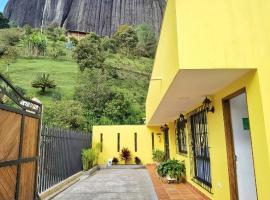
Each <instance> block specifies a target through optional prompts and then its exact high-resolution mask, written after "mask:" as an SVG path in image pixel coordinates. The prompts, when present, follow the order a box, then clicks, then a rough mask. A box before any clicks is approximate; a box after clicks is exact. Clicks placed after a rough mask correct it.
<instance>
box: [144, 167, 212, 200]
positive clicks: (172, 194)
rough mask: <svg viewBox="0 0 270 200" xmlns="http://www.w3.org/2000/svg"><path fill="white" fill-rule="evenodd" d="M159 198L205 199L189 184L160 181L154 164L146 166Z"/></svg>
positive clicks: (166, 199) (176, 199)
mask: <svg viewBox="0 0 270 200" xmlns="http://www.w3.org/2000/svg"><path fill="white" fill-rule="evenodd" d="M146 168H147V170H148V173H149V175H150V176H151V179H152V182H153V185H154V187H155V190H156V193H157V196H158V199H159V200H207V199H206V198H204V197H203V196H202V195H201V194H200V193H198V192H197V191H195V190H194V189H193V188H192V187H191V186H190V185H189V184H183V183H181V184H168V183H164V182H162V181H161V180H160V179H159V177H158V174H157V172H156V166H155V165H147V166H146Z"/></svg>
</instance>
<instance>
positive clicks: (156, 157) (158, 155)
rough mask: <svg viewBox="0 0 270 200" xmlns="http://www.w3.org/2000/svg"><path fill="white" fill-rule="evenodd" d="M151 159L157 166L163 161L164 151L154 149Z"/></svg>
mask: <svg viewBox="0 0 270 200" xmlns="http://www.w3.org/2000/svg"><path fill="white" fill-rule="evenodd" d="M152 159H153V161H155V163H156V165H157V166H158V165H159V164H160V163H162V162H164V161H165V153H164V152H163V151H161V150H154V151H153V153H152Z"/></svg>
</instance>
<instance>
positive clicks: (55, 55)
mask: <svg viewBox="0 0 270 200" xmlns="http://www.w3.org/2000/svg"><path fill="white" fill-rule="evenodd" d="M65 55H66V52H65V51H64V50H63V48H61V47H56V48H53V49H52V50H51V52H50V56H51V57H52V58H53V59H55V60H56V59H58V58H59V57H61V56H65Z"/></svg>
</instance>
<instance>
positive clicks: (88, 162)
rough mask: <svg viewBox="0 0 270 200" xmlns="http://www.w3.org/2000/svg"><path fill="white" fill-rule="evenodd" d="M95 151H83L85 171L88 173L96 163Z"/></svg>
mask: <svg viewBox="0 0 270 200" xmlns="http://www.w3.org/2000/svg"><path fill="white" fill-rule="evenodd" d="M96 156H97V155H96V152H95V149H83V150H82V163H83V170H84V171H87V170H89V169H91V168H92V167H93V165H94V164H95V161H96Z"/></svg>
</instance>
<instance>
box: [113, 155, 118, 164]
mask: <svg viewBox="0 0 270 200" xmlns="http://www.w3.org/2000/svg"><path fill="white" fill-rule="evenodd" d="M118 162H119V160H118V158H116V157H114V158H113V159H112V164H113V165H117V164H118Z"/></svg>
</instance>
